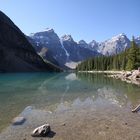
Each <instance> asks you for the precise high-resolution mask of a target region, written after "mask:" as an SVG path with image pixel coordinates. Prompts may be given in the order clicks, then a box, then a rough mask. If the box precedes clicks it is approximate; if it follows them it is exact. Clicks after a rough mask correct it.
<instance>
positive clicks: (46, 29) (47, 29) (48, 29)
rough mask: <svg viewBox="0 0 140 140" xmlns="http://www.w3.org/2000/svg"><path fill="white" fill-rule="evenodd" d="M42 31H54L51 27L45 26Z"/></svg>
mask: <svg viewBox="0 0 140 140" xmlns="http://www.w3.org/2000/svg"><path fill="white" fill-rule="evenodd" d="M42 32H54V29H52V28H45V29H44V30H43V31H42Z"/></svg>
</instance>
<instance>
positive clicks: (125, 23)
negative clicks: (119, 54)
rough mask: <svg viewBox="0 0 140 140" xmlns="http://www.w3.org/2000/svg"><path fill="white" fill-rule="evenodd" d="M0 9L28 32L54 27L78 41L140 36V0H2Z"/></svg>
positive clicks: (59, 33)
mask: <svg viewBox="0 0 140 140" xmlns="http://www.w3.org/2000/svg"><path fill="white" fill-rule="evenodd" d="M0 10H1V11H3V12H4V13H5V14H6V15H7V16H8V17H10V18H11V20H12V21H13V22H14V23H15V24H16V25H17V26H18V27H19V28H20V29H21V30H22V32H24V33H25V34H27V35H29V34H30V33H35V32H39V31H42V30H44V29H45V28H53V29H54V30H55V32H56V33H57V34H58V35H59V36H60V37H61V36H62V35H64V34H70V35H72V37H73V39H74V40H75V41H79V40H81V39H84V40H85V41H87V42H90V41H92V40H96V41H104V40H106V39H109V38H111V37H113V36H115V35H118V34H120V33H125V34H126V35H127V36H128V37H129V38H131V37H132V36H133V35H134V36H140V0H0Z"/></svg>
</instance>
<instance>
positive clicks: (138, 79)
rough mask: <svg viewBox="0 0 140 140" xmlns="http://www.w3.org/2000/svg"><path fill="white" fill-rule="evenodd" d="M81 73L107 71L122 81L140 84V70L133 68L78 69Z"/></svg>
mask: <svg viewBox="0 0 140 140" xmlns="http://www.w3.org/2000/svg"><path fill="white" fill-rule="evenodd" d="M78 72H79V73H105V74H109V75H108V76H107V77H111V78H115V79H120V80H121V81H125V82H126V83H131V84H135V85H137V86H140V71H139V70H132V71H124V70H123V71H78Z"/></svg>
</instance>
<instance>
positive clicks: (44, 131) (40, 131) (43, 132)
mask: <svg viewBox="0 0 140 140" xmlns="http://www.w3.org/2000/svg"><path fill="white" fill-rule="evenodd" d="M50 131H51V128H50V125H49V124H44V125H42V126H39V127H37V128H35V129H34V130H33V132H32V133H31V136H32V137H46V136H47V135H48V134H49V133H50Z"/></svg>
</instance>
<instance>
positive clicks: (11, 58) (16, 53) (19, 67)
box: [0, 11, 59, 72]
mask: <svg viewBox="0 0 140 140" xmlns="http://www.w3.org/2000/svg"><path fill="white" fill-rule="evenodd" d="M54 70H59V69H58V68H57V67H54V65H52V64H49V63H45V62H44V61H43V59H42V58H41V57H40V56H39V55H38V54H37V53H36V51H35V49H34V48H33V47H32V45H31V44H30V43H29V41H28V40H27V38H26V36H25V35H24V34H23V33H22V32H21V30H20V29H19V28H18V27H17V26H16V25H15V24H14V23H13V22H12V21H11V20H10V18H9V17H7V16H6V15H5V14H4V13H3V12H1V11H0V72H33V71H54Z"/></svg>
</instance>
